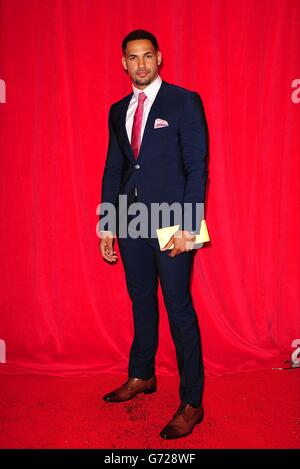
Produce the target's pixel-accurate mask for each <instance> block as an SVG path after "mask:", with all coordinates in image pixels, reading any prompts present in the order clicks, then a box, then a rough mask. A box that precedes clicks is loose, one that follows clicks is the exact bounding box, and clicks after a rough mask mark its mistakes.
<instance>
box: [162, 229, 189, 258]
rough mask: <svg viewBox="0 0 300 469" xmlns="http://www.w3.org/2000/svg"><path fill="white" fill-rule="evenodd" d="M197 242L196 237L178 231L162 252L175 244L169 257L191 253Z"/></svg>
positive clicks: (184, 231)
mask: <svg viewBox="0 0 300 469" xmlns="http://www.w3.org/2000/svg"><path fill="white" fill-rule="evenodd" d="M195 241H196V235H193V234H191V233H189V232H188V231H186V230H178V231H176V233H175V234H174V235H173V236H172V237H171V238H170V239H169V241H168V242H167V244H166V245H165V246H164V247H163V249H162V251H166V250H167V249H169V248H170V247H171V246H172V244H173V243H174V247H173V249H172V250H171V252H170V254H168V256H169V257H175V256H178V254H181V253H182V252H188V251H191V250H192V249H193V247H194V244H195Z"/></svg>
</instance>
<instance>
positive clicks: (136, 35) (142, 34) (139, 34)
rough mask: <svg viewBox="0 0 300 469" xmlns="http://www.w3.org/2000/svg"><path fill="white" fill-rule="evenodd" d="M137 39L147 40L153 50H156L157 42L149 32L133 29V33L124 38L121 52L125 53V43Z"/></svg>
mask: <svg viewBox="0 0 300 469" xmlns="http://www.w3.org/2000/svg"><path fill="white" fill-rule="evenodd" d="M138 39H148V40H149V41H151V42H152V45H153V47H154V49H155V50H158V42H157V39H156V37H155V36H154V34H152V33H150V32H149V31H145V29H135V30H134V31H131V32H130V33H128V34H127V35H126V36H125V37H124V39H123V41H122V50H123V52H125V49H126V46H127V42H129V41H136V40H138Z"/></svg>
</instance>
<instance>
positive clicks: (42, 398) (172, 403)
mask: <svg viewBox="0 0 300 469" xmlns="http://www.w3.org/2000/svg"><path fill="white" fill-rule="evenodd" d="M125 380H126V375H98V376H90V377H85V378H83V377H68V378H57V377H49V376H35V375H11V374H0V427H1V432H0V447H1V448H109V449H121V448H150V449H151V448H159V449H168V448H299V447H300V399H299V396H300V370H299V369H294V370H289V371H272V370H266V371H256V372H250V373H238V374H232V375H226V376H222V377H208V378H206V386H205V397H204V405H205V420H204V421H203V423H202V424H201V425H198V426H197V427H196V429H195V430H194V432H193V434H192V435H190V436H188V437H186V438H183V439H180V440H173V441H164V440H162V439H161V438H160V437H159V436H158V435H159V432H160V430H161V429H162V427H163V426H164V425H165V424H166V423H167V421H168V420H169V419H170V417H171V416H172V414H173V413H174V412H175V410H176V408H177V405H178V395H177V387H178V379H177V377H166V376H158V391H157V392H156V393H155V394H151V395H144V394H143V395H138V396H136V397H135V398H134V399H132V400H131V401H128V402H126V403H116V404H112V403H110V404H108V403H105V402H104V401H103V400H102V395H103V394H105V393H106V392H108V391H110V390H111V389H112V388H113V387H116V386H118V385H119V384H120V383H122V382H124V381H125Z"/></svg>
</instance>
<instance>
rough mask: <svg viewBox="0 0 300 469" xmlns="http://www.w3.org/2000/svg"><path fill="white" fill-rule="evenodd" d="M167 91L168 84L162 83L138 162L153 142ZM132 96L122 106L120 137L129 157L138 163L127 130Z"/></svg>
mask: <svg viewBox="0 0 300 469" xmlns="http://www.w3.org/2000/svg"><path fill="white" fill-rule="evenodd" d="M166 90H167V82H165V81H162V84H161V86H160V88H159V90H158V93H157V95H156V97H155V99H154V101H153V103H152V106H151V109H150V112H149V114H148V118H147V122H146V125H145V129H144V133H143V138H142V142H141V147H140V151H139V154H138V158H137V160H140V158H141V157H142V156H143V150H144V149H145V148H146V146H147V142H148V141H149V140H151V135H152V132H153V131H154V121H155V119H156V117H159V111H160V107H161V104H162V101H163V96H164V94H165V93H166ZM132 95H133V93H131V94H130V95H128V96H127V97H126V99H125V101H124V103H123V105H122V109H121V113H120V136H121V141H122V143H123V148H124V150H125V152H126V154H127V156H128V157H129V158H130V159H131V160H133V161H137V160H136V159H135V157H134V154H133V151H132V147H131V144H130V142H129V139H128V135H127V130H126V114H127V109H128V106H129V103H130V100H131V98H132Z"/></svg>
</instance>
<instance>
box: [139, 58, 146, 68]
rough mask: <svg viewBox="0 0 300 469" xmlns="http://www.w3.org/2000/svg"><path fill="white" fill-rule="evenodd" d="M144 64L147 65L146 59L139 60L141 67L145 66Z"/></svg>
mask: <svg viewBox="0 0 300 469" xmlns="http://www.w3.org/2000/svg"><path fill="white" fill-rule="evenodd" d="M144 66H145V62H144V59H140V60H139V68H144Z"/></svg>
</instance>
